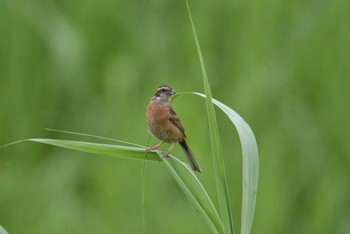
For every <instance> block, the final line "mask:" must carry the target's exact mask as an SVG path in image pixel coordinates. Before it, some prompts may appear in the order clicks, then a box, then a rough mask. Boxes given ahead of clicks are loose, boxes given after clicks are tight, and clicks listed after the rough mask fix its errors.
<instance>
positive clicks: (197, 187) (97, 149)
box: [16, 132, 224, 233]
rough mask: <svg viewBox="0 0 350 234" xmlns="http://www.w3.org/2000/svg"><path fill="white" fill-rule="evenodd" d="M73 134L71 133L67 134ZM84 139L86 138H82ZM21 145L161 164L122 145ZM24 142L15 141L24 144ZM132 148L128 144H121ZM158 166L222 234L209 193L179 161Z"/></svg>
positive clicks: (154, 157) (155, 154) (66, 142)
mask: <svg viewBox="0 0 350 234" xmlns="http://www.w3.org/2000/svg"><path fill="white" fill-rule="evenodd" d="M66 133H72V134H76V133H73V132H66ZM84 135H86V134H84ZM23 141H33V142H39V143H44V144H49V145H54V146H58V147H63V148H67V149H72V150H77V151H82V152H87V153H93V154H98V155H108V156H113V157H121V158H129V159H141V160H148V161H158V162H159V161H160V156H161V152H160V151H151V152H149V153H147V155H146V154H145V147H144V146H141V147H130V146H122V145H108V144H98V143H91V142H84V141H69V140H59V139H28V140H23ZM23 141H18V142H16V143H19V142H23ZM123 143H128V144H132V143H129V142H123ZM161 162H163V163H164V164H165V166H166V167H167V168H168V170H169V171H170V173H171V175H172V176H173V177H174V179H175V181H176V182H177V183H178V184H179V186H180V188H181V189H182V191H183V192H184V193H185V195H186V196H187V198H188V199H189V200H190V202H191V203H192V204H193V205H194V207H195V208H196V210H197V211H198V212H199V214H200V216H201V217H202V219H203V220H204V221H205V223H206V224H207V225H208V227H209V228H210V229H211V231H212V232H213V233H223V232H224V230H223V225H222V222H221V220H220V216H219V214H218V212H217V210H216V208H215V206H214V204H213V202H212V201H211V199H210V197H209V195H208V193H207V192H206V190H205V189H204V187H203V185H202V184H201V183H200V181H199V180H198V178H197V177H196V175H195V174H194V173H193V171H192V169H191V168H190V167H189V166H188V165H187V164H185V163H183V162H182V161H180V160H179V159H177V158H175V157H174V156H172V155H169V156H168V157H166V158H164V159H163V160H162V161H161Z"/></svg>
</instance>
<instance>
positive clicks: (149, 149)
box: [146, 141, 164, 152]
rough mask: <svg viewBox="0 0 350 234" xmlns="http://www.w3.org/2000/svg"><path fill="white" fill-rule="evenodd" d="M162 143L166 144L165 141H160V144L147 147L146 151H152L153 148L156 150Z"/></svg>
mask: <svg viewBox="0 0 350 234" xmlns="http://www.w3.org/2000/svg"><path fill="white" fill-rule="evenodd" d="M162 144H164V141H161V142H159V144H156V145H155V146H154V147H151V148H147V149H146V152H150V151H152V150H156V149H158V147H159V146H161V145H162Z"/></svg>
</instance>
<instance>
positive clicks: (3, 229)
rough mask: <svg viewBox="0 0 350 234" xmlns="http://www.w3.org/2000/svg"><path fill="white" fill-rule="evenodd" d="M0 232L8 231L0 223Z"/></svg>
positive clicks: (2, 233) (0, 233)
mask: <svg viewBox="0 0 350 234" xmlns="http://www.w3.org/2000/svg"><path fill="white" fill-rule="evenodd" d="M0 234H8V232H7V231H6V230H5V228H3V227H2V226H1V225H0Z"/></svg>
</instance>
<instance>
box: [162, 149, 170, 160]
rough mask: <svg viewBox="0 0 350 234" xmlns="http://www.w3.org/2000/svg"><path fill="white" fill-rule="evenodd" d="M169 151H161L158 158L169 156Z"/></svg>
mask: <svg viewBox="0 0 350 234" xmlns="http://www.w3.org/2000/svg"><path fill="white" fill-rule="evenodd" d="M169 153H170V152H169V151H167V152H162V153H161V156H160V160H162V159H163V158H166V157H168V156H169Z"/></svg>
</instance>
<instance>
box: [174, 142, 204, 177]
mask: <svg viewBox="0 0 350 234" xmlns="http://www.w3.org/2000/svg"><path fill="white" fill-rule="evenodd" d="M179 144H180V145H181V147H182V149H183V151H184V152H185V154H186V157H187V159H188V161H189V163H190V164H191V167H192V169H193V170H194V171H198V172H202V169H201V167H200V166H199V164H198V163H197V161H196V159H195V158H194V156H193V153H192V151H191V149H190V147H189V146H188V145H187V143H186V141H181V142H179Z"/></svg>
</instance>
